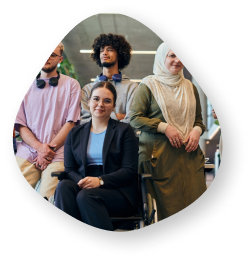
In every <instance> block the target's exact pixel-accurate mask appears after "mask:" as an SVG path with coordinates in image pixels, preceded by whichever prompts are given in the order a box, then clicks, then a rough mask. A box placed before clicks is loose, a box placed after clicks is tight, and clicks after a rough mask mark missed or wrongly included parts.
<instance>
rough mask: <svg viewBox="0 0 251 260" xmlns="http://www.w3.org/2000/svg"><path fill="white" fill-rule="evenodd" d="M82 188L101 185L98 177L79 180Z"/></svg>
mask: <svg viewBox="0 0 251 260" xmlns="http://www.w3.org/2000/svg"><path fill="white" fill-rule="evenodd" d="M78 186H79V188H80V189H93V188H98V187H99V186H100V183H99V178H98V177H85V178H84V179H81V180H80V181H79V182H78Z"/></svg>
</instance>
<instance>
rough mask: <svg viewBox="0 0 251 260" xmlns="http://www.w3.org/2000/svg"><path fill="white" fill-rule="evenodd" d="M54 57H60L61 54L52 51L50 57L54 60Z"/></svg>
mask: <svg viewBox="0 0 251 260" xmlns="http://www.w3.org/2000/svg"><path fill="white" fill-rule="evenodd" d="M56 57H62V56H59V55H57V54H56V53H52V54H51V56H50V59H52V60H54V59H55V58H56Z"/></svg>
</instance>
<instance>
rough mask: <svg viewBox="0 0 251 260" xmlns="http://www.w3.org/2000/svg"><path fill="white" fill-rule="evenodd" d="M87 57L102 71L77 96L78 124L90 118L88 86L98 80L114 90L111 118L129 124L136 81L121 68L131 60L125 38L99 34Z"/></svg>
mask: <svg viewBox="0 0 251 260" xmlns="http://www.w3.org/2000/svg"><path fill="white" fill-rule="evenodd" d="M92 49H93V52H92V54H91V58H92V59H93V61H95V62H96V63H97V65H98V66H99V67H101V68H102V73H101V74H100V75H98V76H97V78H96V80H95V82H93V83H89V84H87V85H85V86H84V87H83V88H82V94H81V95H82V99H81V107H82V109H81V124H82V123H85V122H87V121H89V120H90V119H91V113H90V109H89V107H88V100H89V97H90V93H91V89H92V87H93V86H94V85H95V84H96V83H97V82H99V81H108V82H111V83H112V84H113V85H114V86H115V89H116V91H117V94H118V99H117V103H116V107H115V108H114V111H112V113H111V118H113V119H115V120H119V121H121V122H124V123H129V120H130V106H131V103H132V100H133V97H134V95H135V92H136V89H137V86H138V84H137V83H135V82H132V81H130V79H129V78H128V77H127V76H126V75H122V73H121V70H122V69H124V68H125V67H126V66H128V64H129V62H130V59H131V50H132V48H131V45H130V44H129V43H128V42H127V41H126V39H125V37H124V36H122V35H116V34H111V33H109V34H108V35H107V34H100V35H99V36H98V37H97V38H96V39H95V40H94V43H93V45H92Z"/></svg>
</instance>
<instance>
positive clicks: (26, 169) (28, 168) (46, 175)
mask: <svg viewBox="0 0 251 260" xmlns="http://www.w3.org/2000/svg"><path fill="white" fill-rule="evenodd" d="M16 160H17V164H18V166H19V168H20V171H21V172H22V174H23V176H24V177H25V179H26V180H27V181H28V182H29V184H30V185H31V186H32V187H33V188H35V187H36V184H37V182H38V181H39V180H40V179H41V184H40V192H39V193H40V194H41V196H43V197H47V198H48V199H49V197H50V196H51V195H53V194H54V192H55V190H56V187H57V184H58V179H57V178H56V177H51V172H56V171H63V170H64V162H53V163H50V164H49V165H48V166H47V168H46V169H45V170H44V171H41V170H39V169H37V168H36V167H35V165H34V164H32V163H30V162H29V161H27V160H25V159H23V158H20V157H18V156H16Z"/></svg>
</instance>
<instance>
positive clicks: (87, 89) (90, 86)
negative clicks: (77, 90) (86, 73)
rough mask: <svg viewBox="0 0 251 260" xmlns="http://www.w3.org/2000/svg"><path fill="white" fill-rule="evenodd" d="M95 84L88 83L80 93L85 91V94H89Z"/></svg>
mask: <svg viewBox="0 0 251 260" xmlns="http://www.w3.org/2000/svg"><path fill="white" fill-rule="evenodd" d="M96 83H97V82H92V83H88V84H86V85H85V86H84V87H83V88H82V91H85V92H88V93H89V92H91V89H92V88H93V86H94V85H95V84H96Z"/></svg>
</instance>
